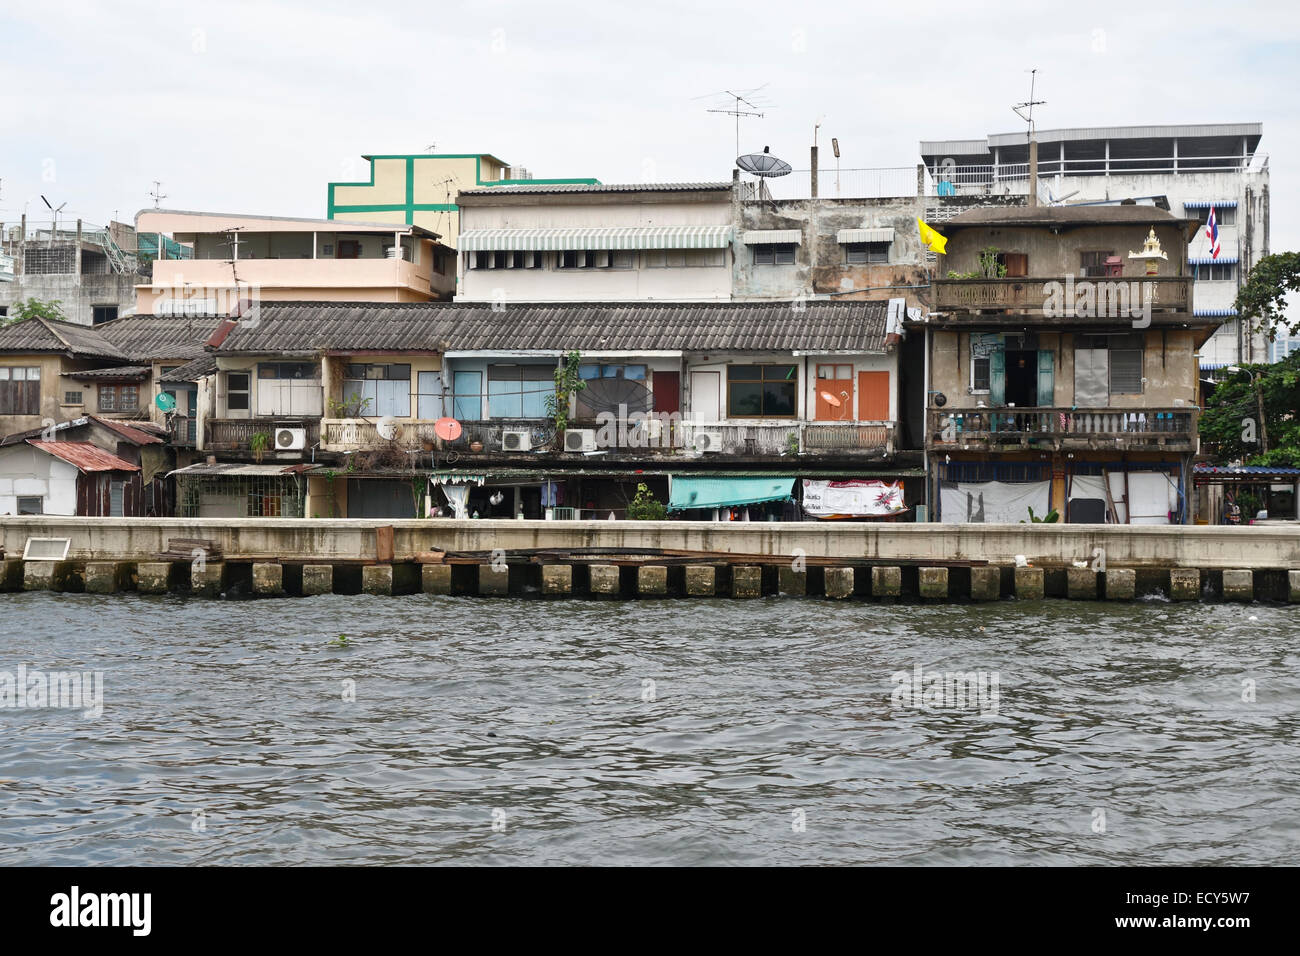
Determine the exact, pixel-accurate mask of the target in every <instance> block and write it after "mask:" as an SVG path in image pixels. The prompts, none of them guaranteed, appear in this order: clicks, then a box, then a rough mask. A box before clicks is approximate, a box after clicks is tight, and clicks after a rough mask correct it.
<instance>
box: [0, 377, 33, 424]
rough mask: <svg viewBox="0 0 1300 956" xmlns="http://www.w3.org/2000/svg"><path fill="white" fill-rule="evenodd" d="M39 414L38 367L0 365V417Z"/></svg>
mask: <svg viewBox="0 0 1300 956" xmlns="http://www.w3.org/2000/svg"><path fill="white" fill-rule="evenodd" d="M40 413H41V368H40V366H39V365H33V366H19V367H17V368H14V367H12V366H7V365H0V415H39V414H40Z"/></svg>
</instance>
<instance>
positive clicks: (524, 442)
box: [501, 428, 533, 451]
mask: <svg viewBox="0 0 1300 956" xmlns="http://www.w3.org/2000/svg"><path fill="white" fill-rule="evenodd" d="M532 447H533V440H532V433H531V432H530V431H529V430H528V429H526V428H507V429H504V430H503V431H502V432H501V448H502V450H503V451H530V450H531V449H532Z"/></svg>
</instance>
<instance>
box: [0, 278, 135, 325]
mask: <svg viewBox="0 0 1300 956" xmlns="http://www.w3.org/2000/svg"><path fill="white" fill-rule="evenodd" d="M144 281H145V280H144V279H143V278H142V277H141V276H138V275H135V274H129V275H118V274H117V273H115V272H110V273H107V274H101V275H40V274H28V275H24V274H20V275H17V276H15V277H14V280H13V281H12V282H0V306H6V307H8V308H9V309H10V311H11V312H12V310H13V306H14V305H15V303H18V302H23V301H26V300H27V299H40V300H41V301H42V302H50V301H57V302H58V303H59V309H60V310H62V312H63V314H64V316H66V317H67V320H68V321H69V322H76V323H78V324H79V325H90V324H91V322H92V319H93V316H94V308H93V307H94V306H97V305H115V306H117V314H118V316H123V315H131V314H132V313H134V312H135V284H136V283H137V282H144Z"/></svg>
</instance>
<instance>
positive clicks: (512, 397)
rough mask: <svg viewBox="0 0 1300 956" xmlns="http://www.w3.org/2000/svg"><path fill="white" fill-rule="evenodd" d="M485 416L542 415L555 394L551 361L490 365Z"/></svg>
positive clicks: (535, 416)
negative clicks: (548, 363) (548, 400)
mask: <svg viewBox="0 0 1300 956" xmlns="http://www.w3.org/2000/svg"><path fill="white" fill-rule="evenodd" d="M487 378H488V418H545V417H546V415H547V410H546V399H547V397H548V396H551V395H554V394H555V367H554V366H552V365H489V366H488V374H487Z"/></svg>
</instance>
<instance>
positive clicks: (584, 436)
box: [564, 428, 596, 451]
mask: <svg viewBox="0 0 1300 956" xmlns="http://www.w3.org/2000/svg"><path fill="white" fill-rule="evenodd" d="M564 450H565V451H595V450H596V429H594V428H570V429H569V430H568V431H566V432H565V433H564Z"/></svg>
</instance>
